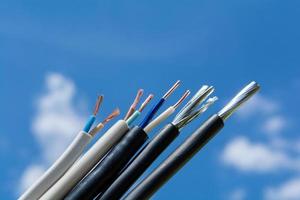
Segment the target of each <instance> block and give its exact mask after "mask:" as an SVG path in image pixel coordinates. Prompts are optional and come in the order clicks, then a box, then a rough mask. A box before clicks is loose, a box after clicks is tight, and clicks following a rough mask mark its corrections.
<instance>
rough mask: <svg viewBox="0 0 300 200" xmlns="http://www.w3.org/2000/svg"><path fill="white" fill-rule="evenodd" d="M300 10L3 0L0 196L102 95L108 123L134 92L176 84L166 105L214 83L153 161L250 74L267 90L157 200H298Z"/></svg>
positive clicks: (261, 3) (38, 165)
mask: <svg viewBox="0 0 300 200" xmlns="http://www.w3.org/2000/svg"><path fill="white" fill-rule="evenodd" d="M299 8H300V2H299V1H278V0H277V1H274V0H273V1H271V0H251V1H250V0H245V1H237V0H236V1H226V2H225V1H209V0H202V1H193V0H190V1H185V2H175V1H168V0H167V1H151V2H150V1H148V2H141V1H85V2H82V1H64V2H62V1H48V2H41V1H26V2H24V1H14V0H12V1H1V2H0V89H1V92H2V95H1V104H0V107H1V114H2V115H1V117H0V118H1V126H0V132H1V135H0V156H1V161H2V163H1V165H0V169H1V170H0V180H1V187H0V196H1V199H7V200H9V199H15V198H16V197H17V196H18V194H19V193H20V191H21V190H22V188H23V189H24V187H26V185H28V184H29V183H30V182H31V181H32V179H34V178H35V176H37V175H39V174H40V173H41V172H42V171H43V169H44V168H46V167H48V166H49V164H50V163H51V162H52V161H53V160H54V159H55V158H56V156H57V155H59V153H60V152H61V151H62V149H63V147H65V146H66V145H67V144H68V142H69V141H70V140H71V139H72V137H73V136H74V135H75V134H76V131H77V130H78V129H79V128H80V127H81V125H82V123H83V120H84V119H85V117H86V116H88V114H89V112H90V110H91V109H92V108H93V104H94V101H95V98H96V95H97V94H98V93H103V94H104V95H105V101H104V104H103V107H102V109H101V113H100V115H99V119H101V118H102V117H104V116H105V115H106V114H108V113H109V112H110V111H111V110H112V109H113V108H115V107H116V106H118V107H119V108H120V109H121V111H122V114H123V115H124V114H125V112H126V110H127V108H128V106H129V105H130V103H131V101H132V99H133V97H134V96H135V93H136V91H137V89H139V88H144V90H145V92H146V94H147V93H149V92H152V93H154V94H155V95H156V99H155V100H157V99H158V97H159V96H160V95H162V94H163V93H164V91H165V90H166V89H167V88H168V87H169V86H170V85H171V84H173V82H175V81H176V80H177V79H180V80H181V81H182V86H181V87H180V88H179V89H178V91H177V92H176V93H175V94H174V95H173V96H172V98H170V100H169V102H168V103H167V105H166V107H167V106H169V105H170V104H171V103H173V102H175V101H176V99H177V98H178V97H179V96H180V95H181V94H182V93H183V92H184V90H185V89H190V90H191V91H192V92H196V91H197V89H198V88H199V87H200V86H201V85H202V84H210V85H213V86H215V88H216V91H215V94H216V95H217V96H218V97H219V101H218V102H217V103H216V104H215V105H214V106H213V107H211V108H210V109H209V110H208V111H207V112H206V113H205V115H203V116H202V117H201V118H200V119H198V120H197V121H195V122H193V123H192V124H191V125H190V126H189V127H187V128H186V129H184V130H183V132H182V134H181V135H180V137H179V138H178V139H177V140H176V142H175V143H174V144H173V145H172V146H170V148H169V149H168V150H167V152H165V153H164V154H163V155H162V156H161V157H160V158H159V160H158V161H157V162H156V163H155V164H154V165H153V166H152V168H153V167H155V166H156V165H157V164H158V163H159V162H160V161H161V160H162V159H163V158H165V157H166V155H167V154H168V153H169V152H170V151H172V150H173V149H174V148H175V147H176V146H177V145H178V144H179V143H181V142H182V141H183V140H184V138H186V137H187V136H188V135H189V134H190V133H191V131H192V130H194V129H195V128H196V127H197V126H199V125H200V124H201V122H202V121H203V120H205V118H207V117H208V116H209V115H210V114H212V113H214V112H216V111H218V110H219V109H220V108H221V107H222V106H223V105H224V103H225V102H226V100H228V99H229V98H230V97H232V95H234V94H235V92H237V91H238V90H239V89H240V88H241V87H243V86H244V85H245V84H247V83H248V82H249V81H251V80H256V81H257V82H258V83H260V84H261V87H262V89H261V91H260V94H259V95H258V96H257V97H256V98H254V99H253V100H252V101H251V102H249V104H248V105H246V106H245V107H244V109H242V110H241V111H240V112H239V113H237V114H236V115H234V116H233V117H232V118H231V119H230V120H228V123H227V124H226V127H225V128H224V130H223V131H222V132H221V133H220V134H219V135H218V136H217V137H216V138H214V140H213V141H211V142H210V143H209V144H208V145H207V146H206V147H205V148H204V149H203V150H202V151H201V152H200V153H199V154H198V155H197V156H196V157H195V158H194V159H193V160H192V161H191V162H190V163H189V164H188V165H187V166H185V167H184V169H183V170H182V171H180V172H179V173H178V174H177V175H176V176H175V177H174V178H173V179H172V180H171V181H170V182H169V183H168V184H167V185H166V186H164V187H163V188H162V189H161V190H160V191H159V192H158V193H157V194H156V195H155V197H154V199H183V197H185V198H187V199H221V200H222V199H229V200H231V199H232V200H241V199H267V200H269V199H300V194H299V191H298V188H300V157H299V155H300V154H299V153H300V137H299V132H298V130H299V124H298V123H297V122H298V121H299V120H300V119H299V118H300V115H299V109H298V108H299V106H298V102H299V100H300V96H299V94H298V91H299V89H300V73H299V72H300V69H299V64H300V57H299V46H300V28H299V17H300V12H299V11H300V10H299ZM166 107H165V108H166ZM69 124H71V125H69ZM68 125H69V126H68ZM152 134H154V133H152ZM148 172H149V171H148Z"/></svg>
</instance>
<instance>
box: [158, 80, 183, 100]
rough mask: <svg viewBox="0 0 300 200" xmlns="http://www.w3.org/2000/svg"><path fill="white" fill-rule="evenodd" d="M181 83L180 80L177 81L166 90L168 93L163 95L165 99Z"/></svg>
mask: <svg viewBox="0 0 300 200" xmlns="http://www.w3.org/2000/svg"><path fill="white" fill-rule="evenodd" d="M179 85H180V80H178V81H176V83H174V85H173V86H172V87H171V88H170V89H169V90H168V91H167V92H166V94H165V95H164V96H163V97H162V98H163V99H167V98H168V97H169V96H170V95H171V94H172V93H173V92H174V91H175V90H176V88H178V86H179Z"/></svg>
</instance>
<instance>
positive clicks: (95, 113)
mask: <svg viewBox="0 0 300 200" xmlns="http://www.w3.org/2000/svg"><path fill="white" fill-rule="evenodd" d="M103 98H104V96H103V95H98V98H97V101H96V104H95V108H94V112H93V115H94V116H96V115H97V113H98V111H99V108H100V105H101V103H102V101H103Z"/></svg>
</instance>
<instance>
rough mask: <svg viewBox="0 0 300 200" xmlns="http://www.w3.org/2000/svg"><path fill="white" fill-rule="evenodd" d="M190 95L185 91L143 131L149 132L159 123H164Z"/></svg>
mask: <svg viewBox="0 0 300 200" xmlns="http://www.w3.org/2000/svg"><path fill="white" fill-rule="evenodd" d="M189 94H190V91H189V90H187V91H186V92H185V93H184V94H183V96H182V97H181V98H180V99H179V100H178V101H177V102H176V103H175V104H174V105H173V106H170V107H169V108H167V109H166V110H165V111H164V112H163V113H161V114H160V115H159V116H158V117H156V118H155V119H154V120H152V121H151V122H150V123H149V124H148V125H147V126H146V127H145V128H144V131H145V132H146V133H149V132H151V130H152V129H153V128H155V127H156V126H158V125H159V124H160V123H162V122H163V121H165V120H166V119H167V118H168V117H169V116H171V115H172V114H173V113H174V112H175V110H176V108H177V107H178V106H179V105H180V104H181V103H182V102H183V100H184V99H185V98H186V97H187V96H188V95H189Z"/></svg>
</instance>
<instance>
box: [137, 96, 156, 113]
mask: <svg viewBox="0 0 300 200" xmlns="http://www.w3.org/2000/svg"><path fill="white" fill-rule="evenodd" d="M153 97H154V95H153V94H150V95H149V96H148V97H147V99H146V100H145V101H144V102H143V103H142V105H141V106H140V108H139V112H142V111H143V110H144V108H145V107H146V106H147V105H148V103H149V102H150V101H151V100H152V99H153Z"/></svg>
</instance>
